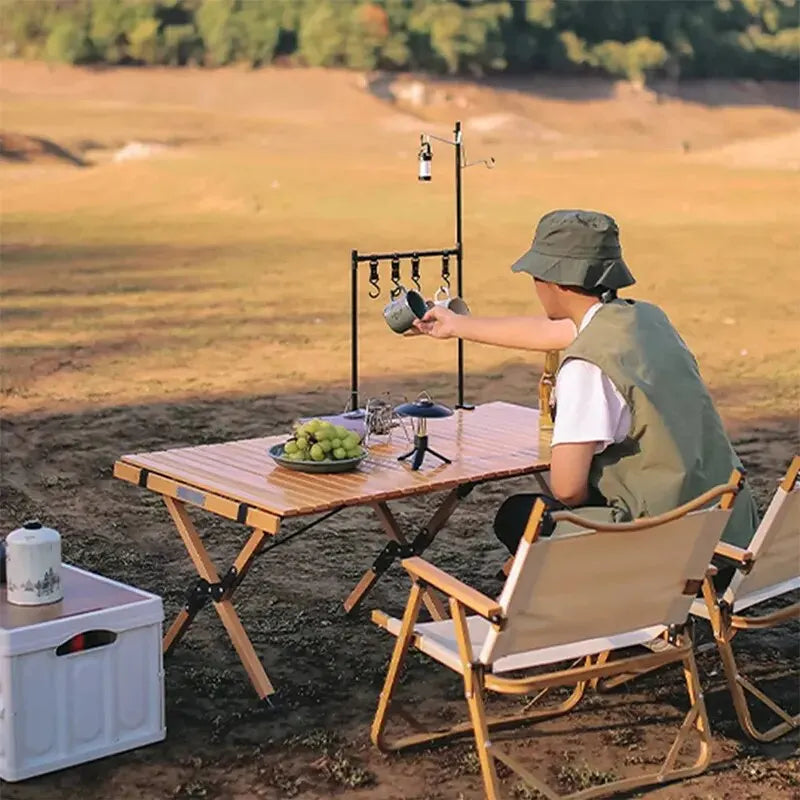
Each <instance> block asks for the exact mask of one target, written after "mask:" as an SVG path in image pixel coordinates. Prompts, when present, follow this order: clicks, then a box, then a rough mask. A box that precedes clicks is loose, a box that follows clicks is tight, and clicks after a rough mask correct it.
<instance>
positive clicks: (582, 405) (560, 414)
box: [552, 303, 631, 453]
mask: <svg viewBox="0 0 800 800" xmlns="http://www.w3.org/2000/svg"><path fill="white" fill-rule="evenodd" d="M602 307H603V304H602V303H595V304H594V305H593V306H592V307H591V308H590V309H589V310H588V311H587V312H586V314H584V316H583V319H582V320H581V324H580V327H579V328H578V333H580V332H581V331H582V330H583V329H584V328H585V327H586V326H587V325H588V324H589V322H590V321H591V319H592V317H594V315H595V314H596V313H597V312H598V311H599V310H600V309H601V308H602ZM555 398H556V418H555V421H554V423H553V440H552V444H553V445H557V444H577V443H579V442H597V443H598V445H597V448H596V450H595V453H602V452H603V450H605V449H606V447H608V446H609V445H610V444H612V443H614V442H621V441H623V440H624V439H625V437H626V436H627V435H628V433H629V431H630V427H631V412H630V409H629V408H628V404H627V403H626V402H625V400H624V399H623V397H622V395H621V394H620V393H619V392H618V391H617V387H616V386H614V384H613V383H612V382H611V380H610V379H609V378H608V377H607V376H606V375H605V373H604V372H603V371H602V370H601V369H600V367H598V366H597V365H596V364H591V363H590V362H588V361H584V360H583V359H580V358H570V359H568V360H567V361H566V362H565V363H564V365H563V366H562V367H561V369H560V370H559V372H558V380H557V381H556V390H555Z"/></svg>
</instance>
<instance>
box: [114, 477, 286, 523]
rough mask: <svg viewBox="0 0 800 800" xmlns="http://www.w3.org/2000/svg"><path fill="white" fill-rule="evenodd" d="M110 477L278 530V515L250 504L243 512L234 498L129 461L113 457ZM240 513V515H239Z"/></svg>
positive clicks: (229, 517)
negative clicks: (143, 475) (141, 477)
mask: <svg viewBox="0 0 800 800" xmlns="http://www.w3.org/2000/svg"><path fill="white" fill-rule="evenodd" d="M143 472H144V473H145V477H144V481H143V482H140V476H141V474H142V473H143ZM114 477H115V478H120V479H122V480H124V481H128V482H129V483H133V484H136V485H137V486H142V487H143V488H145V489H150V490H151V491H153V492H157V493H158V494H162V495H166V496H167V497H172V498H174V499H175V500H180V501H181V502H184V503H189V504H190V505H194V506H197V507H199V508H203V509H205V510H206V511H211V512H212V513H214V514H219V515H220V516H221V517H227V518H228V519H232V520H235V521H237V522H244V524H245V525H247V526H249V527H252V528H260V529H261V530H262V531H264V532H265V533H269V534H272V535H273V536H274V535H275V534H277V533H278V529H279V528H280V518H279V517H277V516H275V515H274V514H270V513H268V512H266V511H263V510H262V509H260V508H254V507H253V506H247V513H246V514H244V513H243V512H242V505H243V504H242V503H240V502H239V501H238V500H231V499H229V498H227V497H221V496H220V495H217V494H214V493H213V492H209V491H206V490H203V489H198V488H197V487H196V486H189V485H186V484H183V483H181V482H179V481H175V480H173V479H172V478H168V477H166V476H165V475H159V474H158V473H155V472H151V471H150V470H143V469H142V468H141V467H136V466H134V465H133V464H126V463H125V462H124V461H117V462H116V463H115V464H114ZM243 517H244V519H242V518H243Z"/></svg>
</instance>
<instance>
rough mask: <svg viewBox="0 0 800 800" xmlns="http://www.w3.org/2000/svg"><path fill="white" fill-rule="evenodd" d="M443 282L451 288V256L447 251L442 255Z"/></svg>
mask: <svg viewBox="0 0 800 800" xmlns="http://www.w3.org/2000/svg"><path fill="white" fill-rule="evenodd" d="M442 283H444V285H445V286H446V287H447V288H448V289H449V288H450V256H449V255H448V254H447V253H444V254H443V255H442Z"/></svg>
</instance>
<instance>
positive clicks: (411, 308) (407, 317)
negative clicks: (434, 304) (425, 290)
mask: <svg viewBox="0 0 800 800" xmlns="http://www.w3.org/2000/svg"><path fill="white" fill-rule="evenodd" d="M427 310H428V309H427V306H426V305H425V298H424V297H423V296H422V295H421V294H420V293H419V292H415V291H414V290H413V289H411V290H410V291H409V290H408V289H405V288H403V287H401V288H400V294H398V295H397V297H395V298H394V299H393V300H392V301H391V302H390V303H389V304H388V305H387V306H386V308H384V309H383V318H384V319H385V320H386V324H387V325H388V326H389V327H390V328H391V329H392V330H393V331H394V332H395V333H405V332H406V331H408V330H410V329H411V327H412V326H413V325H414V321H415V320H418V319H422V317H424V316H425V312H426V311H427Z"/></svg>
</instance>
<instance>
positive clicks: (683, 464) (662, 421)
mask: <svg viewBox="0 0 800 800" xmlns="http://www.w3.org/2000/svg"><path fill="white" fill-rule="evenodd" d="M569 358H581V359H583V360H584V361H589V362H591V363H592V364H595V365H597V366H598V367H599V368H600V369H601V370H602V371H603V372H604V373H605V374H606V375H607V376H608V378H609V379H610V380H611V382H612V383H613V384H614V386H616V388H617V390H618V391H619V393H620V394H621V395H622V397H623V398H624V400H625V402H626V403H627V404H628V408H629V409H630V412H631V429H630V432H629V434H628V437H627V438H626V439H625V440H624V441H623V442H620V443H618V444H612V445H610V446H609V447H607V448H606V449H605V450H604V451H603V452H602V453H598V454H597V455H595V456H594V458H593V459H592V465H591V469H590V473H589V483H590V484H591V485H592V486H594V487H595V488H596V489H597V490H598V491H599V492H600V493H601V494H602V495H603V497H605V498H606V500H607V502H608V504H609V505H610V506H611V507H612V508H613V509H615V512H616V513H615V516H616V517H617V518H618V519H621V520H622V519H635V518H637V517H642V516H654V515H656V514H661V513H663V512H665V511H669V510H671V509H673V508H676V507H677V506H679V505H682V504H683V503H686V502H688V501H689V500H692V499H694V498H695V497H697V496H698V495H700V494H702V493H703V492H705V491H706V490H708V489H710V488H711V487H712V486H716V485H717V484H720V483H726V482H727V481H728V478H729V477H730V474H731V471H732V470H733V469H734V468H741V462H740V461H739V459H738V457H737V455H736V453H735V452H734V450H733V447H732V445H731V443H730V440H729V439H728V437H727V435H726V433H725V429H724V427H723V425H722V420H721V419H720V417H719V414H718V413H717V411H716V409H715V408H714V403H713V402H712V400H711V397H710V395H709V393H708V390H707V389H706V387H705V384H704V383H703V380H702V378H701V377H700V372H699V370H698V367H697V361H696V360H695V358H694V356H693V355H692V354H691V352H689V349H688V348H687V347H686V345H685V343H684V342H683V340H682V339H681V338H680V336H679V335H678V333H677V331H676V330H675V329H674V328H673V327H672V325H671V324H670V322H669V320H668V319H667V316H666V314H664V312H663V311H662V310H661V309H660V308H658V307H657V306H654V305H652V304H650V303H643V302H639V301H633V300H613V301H612V302H610V303H607V304H605V305H604V306H603V307H602V308H601V309H600V310H599V311H597V313H596V314H595V316H594V317H593V318H592V319H591V320H590V322H589V324H588V325H587V326H586V327H585V328H584V329H583V331H581V332H580V334H579V335H578V337H577V338H576V339H575V341H574V342H573V343H572V344H571V345H570V346H569V347H568V348H567V349H566V350H565V351H564V361H566V360H567V359H569ZM757 526H758V511H757V509H756V505H755V502H754V501H753V496H752V493H751V491H750V487H749V486H747V485H745V487H744V488H743V489H742V491H741V492H739V495H738V496H737V498H736V502H735V505H734V508H733V513H732V516H731V519H730V520H729V522H728V525H727V527H726V529H725V532H724V534H723V536H722V538H723V540H724V541H726V542H729V543H731V544H735V545H738V546H740V547H746V546H747V545H748V544H749V542H750V539H751V538H752V535H753V533H754V532H755V529H756V527H757Z"/></svg>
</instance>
